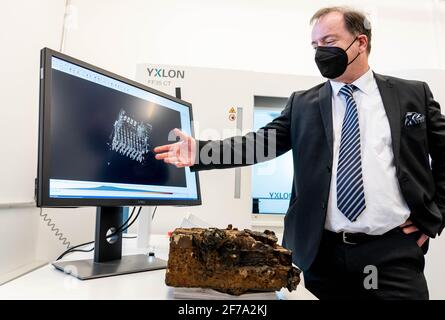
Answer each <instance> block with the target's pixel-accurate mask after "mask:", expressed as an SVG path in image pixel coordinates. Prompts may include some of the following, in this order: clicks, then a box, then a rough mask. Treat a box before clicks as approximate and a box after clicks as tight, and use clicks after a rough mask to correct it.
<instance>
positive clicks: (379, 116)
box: [325, 69, 410, 235]
mask: <svg viewBox="0 0 445 320" xmlns="http://www.w3.org/2000/svg"><path fill="white" fill-rule="evenodd" d="M330 83H331V86H332V121H333V131H334V132H333V134H334V145H333V147H334V150H333V163H332V179H331V187H330V193H329V202H328V208H327V217H326V222H325V229H327V230H330V231H334V232H341V231H346V232H363V233H367V234H372V235H379V234H383V233H385V232H387V231H389V230H391V229H393V228H395V227H397V226H399V225H401V224H402V223H404V222H405V221H406V220H407V219H408V217H409V215H410V210H409V208H408V206H407V204H406V201H405V199H404V198H403V196H402V193H401V191H400V186H399V182H398V181H397V177H396V168H395V166H394V154H393V150H392V145H391V143H392V142H391V131H390V127H389V122H388V118H387V116H386V111H385V108H384V106H383V102H382V98H381V96H380V92H379V89H378V87H377V83H376V81H375V79H374V74H373V72H372V70H371V69H369V70H368V71H367V72H366V73H365V74H364V75H362V76H361V77H360V78H359V79H357V80H356V81H354V82H353V83H352V84H354V85H355V86H356V87H357V88H358V90H356V91H355V92H354V100H355V102H356V103H357V111H358V118H359V125H360V143H361V152H362V175H363V187H364V193H365V202H366V209H365V210H364V211H363V212H362V213H361V214H360V216H359V217H358V218H357V220H356V221H354V222H351V221H350V220H348V219H347V218H346V217H345V216H344V215H343V213H341V212H340V210H339V209H338V208H337V167H338V155H339V148H340V139H341V128H342V124H343V118H344V116H345V111H346V101H345V97H344V96H343V95H342V94H339V91H340V89H341V87H343V86H344V85H345V84H344V83H341V82H336V81H333V80H330Z"/></svg>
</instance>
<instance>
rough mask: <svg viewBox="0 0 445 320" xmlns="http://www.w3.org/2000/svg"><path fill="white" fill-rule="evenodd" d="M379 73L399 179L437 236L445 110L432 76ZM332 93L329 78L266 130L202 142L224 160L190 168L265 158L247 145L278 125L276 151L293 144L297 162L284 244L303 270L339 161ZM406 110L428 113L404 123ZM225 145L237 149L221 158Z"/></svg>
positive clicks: (415, 215) (443, 211) (443, 196)
mask: <svg viewBox="0 0 445 320" xmlns="http://www.w3.org/2000/svg"><path fill="white" fill-rule="evenodd" d="M374 76H375V79H376V82H377V86H378V88H379V91H380V94H381V97H382V100H383V104H384V107H385V111H386V114H387V117H388V120H389V124H390V129H391V136H392V148H393V152H394V162H395V163H394V164H395V167H396V174H397V179H398V181H399V184H400V188H401V191H402V195H403V197H404V198H405V200H406V202H407V204H408V207H409V208H410V210H411V216H410V219H411V220H412V221H413V223H414V224H415V225H416V226H417V227H418V228H419V229H420V230H421V231H422V232H423V233H425V234H426V235H428V236H430V237H435V236H436V235H437V234H440V232H441V231H442V230H443V228H444V226H445V117H444V116H443V115H441V112H440V106H439V104H438V103H437V102H436V101H434V99H433V95H432V93H431V91H430V89H429V87H428V85H427V84H426V83H424V82H419V81H409V80H404V79H399V78H395V77H389V76H383V75H379V74H374ZM331 95H332V89H331V85H330V83H329V81H326V82H325V83H322V84H319V85H317V86H315V87H313V88H311V89H309V90H305V91H299V92H294V93H293V94H292V95H291V97H290V98H289V100H288V102H287V105H286V107H285V109H284V110H283V111H282V113H281V115H280V116H279V117H277V118H276V119H275V120H273V121H272V122H270V123H269V124H267V125H266V126H265V127H263V128H262V129H263V130H260V131H258V132H251V133H248V134H246V135H245V136H242V137H241V136H240V137H232V138H228V139H225V140H222V141H199V142H198V143H199V147H198V150H199V151H200V153H201V156H202V153H205V154H208V155H209V156H210V157H211V158H212V159H219V161H216V163H205V161H203V160H202V158H199V157H197V162H196V164H195V165H194V166H193V167H191V170H192V171H196V170H206V169H222V168H231V167H236V166H242V165H248V164H252V162H253V163H256V162H260V161H262V160H264V159H260V158H259V157H257V156H255V157H254V159H253V161H252V159H250V161H248V159H247V157H246V150H249V148H250V147H249V146H251V145H252V144H253V145H255V146H256V147H258V146H262V145H263V144H267V142H268V138H269V136H271V134H272V132H274V131H271V130H273V129H274V130H275V133H276V156H279V155H281V154H283V153H285V152H287V151H288V150H292V155H293V166H294V177H293V185H292V193H291V199H290V204H289V209H288V211H287V213H286V216H285V218H284V235H283V246H285V247H287V248H288V249H290V250H292V258H293V262H294V263H295V264H296V265H297V266H299V267H300V268H301V269H303V270H307V269H308V268H309V267H310V266H311V264H312V262H313V261H314V259H315V256H316V254H317V251H318V247H319V244H320V240H321V236H322V233H323V230H324V223H325V219H326V210H327V202H328V198H329V190H330V183H331V168H332V161H333V150H332V148H333V129H332V97H331ZM407 112H416V113H419V114H421V115H424V117H425V121H424V122H422V123H420V124H418V125H415V126H410V127H408V126H405V116H406V114H407ZM266 149H267V147H266ZM227 152H229V153H231V154H232V156H231V157H230V158H225V159H223V153H224V154H226V155H227ZM430 157H431V161H430ZM240 159H241V160H240ZM223 160H225V162H224V161H223Z"/></svg>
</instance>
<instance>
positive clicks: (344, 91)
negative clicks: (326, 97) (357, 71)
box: [340, 84, 357, 97]
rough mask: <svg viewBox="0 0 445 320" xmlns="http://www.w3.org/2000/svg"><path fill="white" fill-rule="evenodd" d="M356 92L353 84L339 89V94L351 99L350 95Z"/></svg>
mask: <svg viewBox="0 0 445 320" xmlns="http://www.w3.org/2000/svg"><path fill="white" fill-rule="evenodd" d="M355 90H357V87H356V86H354V85H353V84H345V85H344V86H343V87H342V88H341V89H340V93H341V94H343V95H345V96H347V97H352V93H353V92H354V91H355Z"/></svg>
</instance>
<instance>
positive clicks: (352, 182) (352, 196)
mask: <svg viewBox="0 0 445 320" xmlns="http://www.w3.org/2000/svg"><path fill="white" fill-rule="evenodd" d="M355 89H357V87H355V86H354V85H351V84H349V85H348V84H347V85H344V86H343V87H342V88H341V89H340V93H341V94H342V95H344V96H345V97H346V113H345V117H344V119H343V125H342V128H341V141H340V153H339V156H338V167H337V207H338V209H339V210H340V211H341V212H342V213H343V214H344V215H345V216H346V218H348V219H349V220H350V221H355V220H356V219H357V217H358V216H359V215H360V214H361V213H362V212H363V210H365V208H366V204H365V194H364V190H363V176H362V159H361V147H360V126H359V122H358V112H357V104H356V103H355V100H354V97H353V95H352V93H353V92H354V90H355Z"/></svg>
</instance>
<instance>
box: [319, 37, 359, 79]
mask: <svg viewBox="0 0 445 320" xmlns="http://www.w3.org/2000/svg"><path fill="white" fill-rule="evenodd" d="M355 40H357V37H356V38H355V39H354V41H352V42H351V44H350V45H349V46H348V47H347V48H346V50H343V49H342V48H340V47H317V51H316V52H315V63H316V64H317V66H318V69H319V70H320V73H321V75H322V76H323V77H325V78H328V79H335V78H337V77H339V76H341V75H342V74H343V73H344V72H345V71H346V68H347V67H348V65H350V64H351V63H353V62H354V61H355V59H357V57H358V56H359V55H360V52H359V53H358V54H357V55H356V56H355V58H354V59H353V60H352V61H351V62H349V63H348V55H347V53H346V51H348V49H349V48H350V47H351V46H352V44H353V43H354V42H355Z"/></svg>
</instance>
